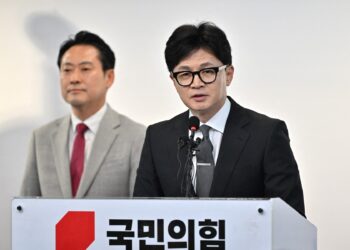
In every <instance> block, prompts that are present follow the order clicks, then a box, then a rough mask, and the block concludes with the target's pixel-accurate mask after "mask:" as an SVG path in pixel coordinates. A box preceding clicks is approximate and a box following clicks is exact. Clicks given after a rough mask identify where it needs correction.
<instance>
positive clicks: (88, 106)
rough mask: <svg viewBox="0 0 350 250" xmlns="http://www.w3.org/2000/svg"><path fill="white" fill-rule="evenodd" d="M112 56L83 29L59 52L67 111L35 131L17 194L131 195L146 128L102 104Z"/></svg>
mask: <svg viewBox="0 0 350 250" xmlns="http://www.w3.org/2000/svg"><path fill="white" fill-rule="evenodd" d="M114 65H115V56H114V53H113V51H112V50H111V48H110V47H109V46H108V45H107V44H106V43H105V42H104V41H103V40H102V39H101V38H100V37H99V36H97V35H96V34H93V33H90V32H87V31H81V32H79V33H77V34H76V35H75V36H74V38H72V39H69V40H67V41H65V42H64V43H63V44H62V46H61V48H60V51H59V55H58V67H59V70H60V81H61V92H62V96H63V98H64V100H65V101H66V102H67V103H68V104H70V106H71V114H70V115H67V116H65V117H63V118H60V119H57V120H55V121H53V122H51V123H49V124H47V125H45V126H43V127H41V128H39V129H37V130H35V131H34V132H33V135H32V139H31V143H30V150H29V154H28V160H27V165H26V170H25V176H24V180H23V183H22V188H21V195H23V196H43V197H59V198H73V197H76V198H83V197H128V196H130V195H131V194H132V190H133V187H134V180H135V175H136V169H137V167H138V164H139V158H140V153H141V149H142V145H143V141H144V134H145V127H144V126H143V125H141V124H138V123H136V122H134V121H132V120H131V119H129V118H128V117H126V116H124V115H121V114H119V113H117V112H116V111H114V110H113V109H112V108H111V107H110V106H109V105H108V104H107V103H106V95H107V91H108V89H109V88H110V87H111V86H112V84H113V82H114Z"/></svg>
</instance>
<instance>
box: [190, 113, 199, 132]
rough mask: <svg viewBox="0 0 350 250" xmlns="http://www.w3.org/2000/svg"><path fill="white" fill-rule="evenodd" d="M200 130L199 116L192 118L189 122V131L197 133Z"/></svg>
mask: <svg viewBox="0 0 350 250" xmlns="http://www.w3.org/2000/svg"><path fill="white" fill-rule="evenodd" d="M198 128H199V119H198V117H197V116H191V117H190V119H189V120H188V129H189V130H191V131H192V132H195V131H197V130H198Z"/></svg>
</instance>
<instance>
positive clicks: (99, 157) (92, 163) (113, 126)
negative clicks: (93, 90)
mask: <svg viewBox="0 0 350 250" xmlns="http://www.w3.org/2000/svg"><path fill="white" fill-rule="evenodd" d="M119 126H120V119H119V115H118V114H117V113H116V112H114V111H113V110H111V109H110V107H108V108H107V111H106V114H105V115H104V117H103V118H102V120H101V123H100V126H99V128H98V131H97V134H96V136H95V140H94V142H93V145H92V148H91V152H90V157H89V159H88V162H87V164H86V167H85V170H84V172H83V175H82V178H81V181H80V185H79V188H78V191H77V195H76V197H77V198H82V197H84V196H85V194H86V192H87V191H88V189H89V187H90V186H91V184H92V182H93V180H94V178H95V176H96V174H97V172H98V170H99V169H100V167H101V165H102V163H103V160H104V158H105V157H106V155H107V153H108V151H109V148H110V147H111V145H112V144H113V142H114V140H115V139H116V137H117V136H118V134H119V130H118V129H117V128H118V127H119Z"/></svg>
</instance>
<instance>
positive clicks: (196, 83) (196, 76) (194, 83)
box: [191, 73, 205, 88]
mask: <svg viewBox="0 0 350 250" xmlns="http://www.w3.org/2000/svg"><path fill="white" fill-rule="evenodd" d="M204 85H205V84H204V82H202V80H201V79H200V78H199V74H198V73H197V74H194V76H193V81H192V84H191V88H201V87H203V86H204Z"/></svg>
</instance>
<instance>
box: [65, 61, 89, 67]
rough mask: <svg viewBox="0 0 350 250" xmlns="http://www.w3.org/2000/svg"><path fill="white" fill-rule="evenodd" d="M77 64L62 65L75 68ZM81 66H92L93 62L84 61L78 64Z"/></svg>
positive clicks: (66, 63) (67, 63)
mask: <svg viewBox="0 0 350 250" xmlns="http://www.w3.org/2000/svg"><path fill="white" fill-rule="evenodd" d="M74 65H75V64H73V63H71V62H65V63H63V64H62V66H74ZM78 65H79V66H82V65H92V62H89V61H82V62H80V63H79V64H78Z"/></svg>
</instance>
